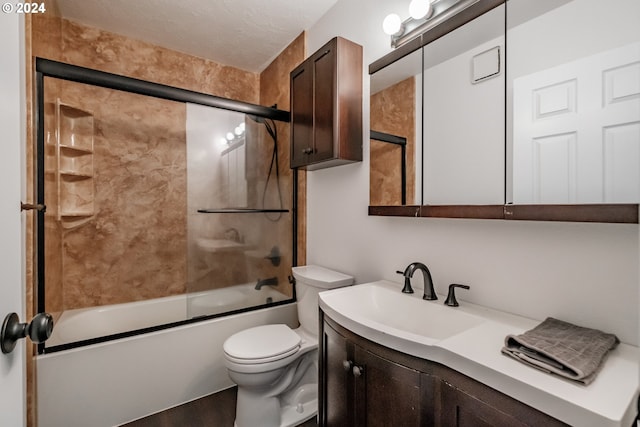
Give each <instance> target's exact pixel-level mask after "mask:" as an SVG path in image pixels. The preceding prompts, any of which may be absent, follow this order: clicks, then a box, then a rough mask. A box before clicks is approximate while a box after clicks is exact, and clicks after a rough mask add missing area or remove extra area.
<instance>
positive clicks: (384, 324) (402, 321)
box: [320, 282, 485, 345]
mask: <svg viewBox="0 0 640 427" xmlns="http://www.w3.org/2000/svg"><path fill="white" fill-rule="evenodd" d="M320 307H322V309H323V310H324V311H325V312H326V313H328V314H329V315H330V316H331V317H332V318H334V317H337V318H336V319H335V320H337V321H338V322H339V323H346V325H345V326H347V327H348V328H350V329H352V330H353V332H356V333H359V334H362V335H364V336H365V337H369V338H371V339H376V340H377V341H379V338H382V340H383V341H384V340H385V339H393V338H394V337H395V338H396V339H399V340H403V341H408V342H413V343H417V344H422V345H433V344H435V343H436V342H438V341H441V340H444V339H446V338H449V337H452V336H454V335H457V334H459V333H461V332H464V331H466V330H469V329H471V328H473V327H475V326H477V325H479V324H481V323H483V322H484V321H485V319H483V318H481V317H476V316H473V315H470V314H467V313H463V312H461V311H459V310H457V309H456V308H453V307H447V306H445V305H443V304H442V300H438V301H425V300H423V299H422V291H421V290H420V289H417V290H416V293H415V294H403V293H402V292H401V290H400V288H399V287H397V285H396V288H393V287H390V286H385V284H384V282H375V283H368V284H366V285H356V286H351V287H348V288H341V289H337V290H334V291H330V292H322V293H321V294H320ZM372 334H373V335H378V336H376V337H372V336H371V335H372ZM381 344H385V343H384V342H381Z"/></svg>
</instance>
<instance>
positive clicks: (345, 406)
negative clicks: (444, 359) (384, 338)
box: [319, 323, 436, 427]
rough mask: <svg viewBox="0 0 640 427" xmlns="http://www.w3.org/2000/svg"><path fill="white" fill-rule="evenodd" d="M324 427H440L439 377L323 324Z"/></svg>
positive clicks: (322, 397) (322, 378)
mask: <svg viewBox="0 0 640 427" xmlns="http://www.w3.org/2000/svg"><path fill="white" fill-rule="evenodd" d="M322 337H323V341H322V351H321V360H320V372H321V375H320V377H321V380H320V387H321V389H320V396H321V399H322V403H321V405H320V414H319V415H320V417H319V419H320V425H322V426H329V427H334V426H345V427H378V426H379V427H387V426H403V427H413V426H415V427H421V426H432V425H434V419H435V417H434V415H433V414H434V402H435V398H434V390H435V385H436V382H435V378H434V377H433V376H431V375H428V374H426V373H422V372H420V371H417V370H415V369H411V368H408V367H406V366H404V365H400V364H398V363H395V362H392V361H390V360H388V359H385V358H384V357H381V356H379V355H377V354H375V353H373V352H371V351H368V350H367V349H365V348H364V347H363V346H361V345H359V344H362V345H364V346H366V342H365V341H360V340H358V339H354V340H350V339H348V338H346V337H344V336H343V335H341V334H340V333H338V332H337V331H336V330H334V329H333V328H331V326H329V325H328V324H327V323H324V324H323V333H322Z"/></svg>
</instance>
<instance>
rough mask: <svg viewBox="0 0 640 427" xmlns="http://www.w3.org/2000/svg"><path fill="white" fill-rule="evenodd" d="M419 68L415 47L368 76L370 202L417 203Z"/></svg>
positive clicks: (419, 53)
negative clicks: (369, 89) (369, 84)
mask: <svg viewBox="0 0 640 427" xmlns="http://www.w3.org/2000/svg"><path fill="white" fill-rule="evenodd" d="M421 68H422V52H421V51H420V50H417V51H414V52H413V53H411V54H410V55H407V56H405V57H404V58H402V59H400V60H399V61H397V62H395V63H393V64H391V65H390V66H388V67H386V68H383V69H382V70H380V71H378V72H377V73H375V74H374V75H372V76H371V100H370V102H371V104H370V122H371V141H370V146H369V147H370V148H369V149H370V171H369V173H370V175H369V177H370V191H369V204H370V205H372V206H399V205H419V204H421V203H422V195H421V183H422V179H421V172H420V171H421V168H422V162H421V155H420V153H421V135H422V121H421V117H422V114H421V112H422V77H421V72H420V70H421ZM392 141H395V143H394V142H392ZM403 147H404V149H403ZM403 156H404V159H403ZM403 163H404V165H405V168H404V170H403V168H402V165H403ZM403 194H404V198H403Z"/></svg>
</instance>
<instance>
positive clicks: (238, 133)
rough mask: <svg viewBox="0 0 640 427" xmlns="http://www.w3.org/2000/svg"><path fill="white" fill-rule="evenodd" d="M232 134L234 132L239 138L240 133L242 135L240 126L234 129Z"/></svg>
mask: <svg viewBox="0 0 640 427" xmlns="http://www.w3.org/2000/svg"><path fill="white" fill-rule="evenodd" d="M233 132H234V133H235V134H236V135H238V136H240V135H242V133H243V132H244V131H243V130H242V129H241V128H240V126H238V127H236V128H235V129H234V131H233Z"/></svg>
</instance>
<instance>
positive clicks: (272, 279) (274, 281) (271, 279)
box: [255, 277, 278, 291]
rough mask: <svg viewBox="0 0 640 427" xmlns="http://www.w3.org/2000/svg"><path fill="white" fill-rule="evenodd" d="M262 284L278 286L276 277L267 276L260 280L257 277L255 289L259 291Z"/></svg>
mask: <svg viewBox="0 0 640 427" xmlns="http://www.w3.org/2000/svg"><path fill="white" fill-rule="evenodd" d="M263 286H278V278H277V277H269V278H268V279H264V280H260V279H258V283H256V288H255V289H256V291H259V290H260V288H262V287H263Z"/></svg>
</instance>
